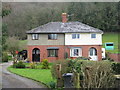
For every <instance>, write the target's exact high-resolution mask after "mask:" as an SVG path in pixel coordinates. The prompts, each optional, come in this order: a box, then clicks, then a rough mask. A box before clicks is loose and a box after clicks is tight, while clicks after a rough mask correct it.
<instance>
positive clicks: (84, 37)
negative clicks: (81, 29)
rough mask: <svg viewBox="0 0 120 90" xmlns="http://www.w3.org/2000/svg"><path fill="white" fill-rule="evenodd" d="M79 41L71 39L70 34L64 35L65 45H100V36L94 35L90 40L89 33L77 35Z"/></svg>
mask: <svg viewBox="0 0 120 90" xmlns="http://www.w3.org/2000/svg"><path fill="white" fill-rule="evenodd" d="M79 34H80V39H72V34H71V33H66V34H65V45H102V34H96V38H91V34H90V33H79Z"/></svg>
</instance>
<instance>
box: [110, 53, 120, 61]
mask: <svg viewBox="0 0 120 90" xmlns="http://www.w3.org/2000/svg"><path fill="white" fill-rule="evenodd" d="M108 56H109V57H110V58H111V59H113V60H114V61H116V62H120V54H114V53H108Z"/></svg>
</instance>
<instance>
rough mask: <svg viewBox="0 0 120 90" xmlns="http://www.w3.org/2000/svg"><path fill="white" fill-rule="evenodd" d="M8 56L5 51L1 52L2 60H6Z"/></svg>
mask: <svg viewBox="0 0 120 90" xmlns="http://www.w3.org/2000/svg"><path fill="white" fill-rule="evenodd" d="M8 59H9V56H8V54H7V53H6V52H3V53H2V62H8Z"/></svg>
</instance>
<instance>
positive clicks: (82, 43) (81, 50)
mask: <svg viewBox="0 0 120 90" xmlns="http://www.w3.org/2000/svg"><path fill="white" fill-rule="evenodd" d="M102 34H103V31H101V30H99V29H97V28H94V27H91V26H89V25H86V24H83V23H81V22H77V21H75V22H68V21H67V14H66V13H62V22H49V23H47V24H45V25H42V26H39V27H37V28H34V29H32V30H30V31H27V37H28V58H29V60H30V61H31V62H32V61H36V62H37V61H38V62H41V61H42V60H43V59H48V61H49V62H54V61H55V60H60V59H64V58H76V57H90V58H91V60H95V61H97V60H102Z"/></svg>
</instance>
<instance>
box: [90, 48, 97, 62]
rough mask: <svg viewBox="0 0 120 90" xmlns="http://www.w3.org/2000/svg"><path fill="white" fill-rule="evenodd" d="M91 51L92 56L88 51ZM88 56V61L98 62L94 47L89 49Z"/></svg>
mask: <svg viewBox="0 0 120 90" xmlns="http://www.w3.org/2000/svg"><path fill="white" fill-rule="evenodd" d="M91 49H93V51H92V56H91V55H90V50H91ZM88 56H89V57H90V58H91V59H90V60H93V61H98V56H97V49H96V48H94V47H91V48H89V51H88Z"/></svg>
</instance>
